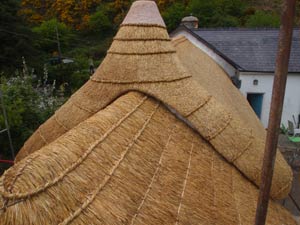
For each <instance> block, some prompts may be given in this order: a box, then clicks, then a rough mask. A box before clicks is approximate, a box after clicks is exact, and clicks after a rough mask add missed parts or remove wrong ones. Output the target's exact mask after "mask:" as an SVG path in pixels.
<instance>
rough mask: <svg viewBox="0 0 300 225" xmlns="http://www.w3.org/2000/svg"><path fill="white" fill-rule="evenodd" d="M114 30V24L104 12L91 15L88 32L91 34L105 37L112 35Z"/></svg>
mask: <svg viewBox="0 0 300 225" xmlns="http://www.w3.org/2000/svg"><path fill="white" fill-rule="evenodd" d="M112 28H113V24H112V23H111V21H110V19H109V17H108V16H107V14H106V13H105V11H104V10H100V11H97V12H96V13H94V14H92V15H91V17H90V20H89V23H88V30H89V32H90V33H94V34H98V35H99V36H102V37H105V36H107V35H108V34H109V33H110V30H112Z"/></svg>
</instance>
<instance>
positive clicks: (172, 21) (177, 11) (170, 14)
mask: <svg viewBox="0 0 300 225" xmlns="http://www.w3.org/2000/svg"><path fill="white" fill-rule="evenodd" d="M184 16H185V5H184V4H183V3H180V2H176V3H174V4H172V5H171V6H170V7H169V8H167V9H166V10H165V11H164V12H163V13H162V17H163V19H164V21H165V23H166V25H167V27H168V30H169V31H172V30H174V29H176V27H178V25H179V24H180V21H181V19H182V18H183V17H184Z"/></svg>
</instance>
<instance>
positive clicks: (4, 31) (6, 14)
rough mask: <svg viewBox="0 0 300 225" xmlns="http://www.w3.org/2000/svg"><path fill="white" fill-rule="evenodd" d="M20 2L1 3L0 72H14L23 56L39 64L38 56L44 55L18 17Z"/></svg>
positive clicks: (2, 0)
mask: <svg viewBox="0 0 300 225" xmlns="http://www.w3.org/2000/svg"><path fill="white" fill-rule="evenodd" d="M18 2H19V1H18V0H1V1H0V40H1V42H0V49H1V54H0V71H4V70H5V71H6V72H11V71H14V70H15V68H16V67H18V66H19V65H21V62H22V56H25V57H26V58H28V59H29V60H30V61H32V62H38V61H39V60H38V57H37V56H38V55H39V57H41V55H42V52H41V51H38V50H37V49H36V48H34V46H33V42H32V40H33V39H35V36H34V34H33V33H32V32H31V30H30V28H28V27H27V26H26V25H25V24H24V23H23V21H22V18H20V17H19V16H18V15H17V12H18V10H19V4H18ZM35 66H38V65H37V64H35Z"/></svg>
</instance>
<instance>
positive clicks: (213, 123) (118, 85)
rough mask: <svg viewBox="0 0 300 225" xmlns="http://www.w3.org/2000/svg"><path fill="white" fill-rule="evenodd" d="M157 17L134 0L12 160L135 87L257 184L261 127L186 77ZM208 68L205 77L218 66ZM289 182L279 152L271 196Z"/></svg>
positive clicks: (153, 7)
mask: <svg viewBox="0 0 300 225" xmlns="http://www.w3.org/2000/svg"><path fill="white" fill-rule="evenodd" d="M137 8H138V9H139V10H138V11H139V12H140V13H139V15H143V16H141V17H142V18H141V21H142V22H140V20H139V16H135V14H134V13H133V12H136V9H137ZM158 18H161V17H160V15H159V12H158V10H157V8H156V5H155V3H154V2H150V1H138V2H136V3H135V4H134V5H133V7H132V8H131V10H130V11H129V14H128V15H127V17H126V18H125V20H124V22H123V23H122V25H121V27H120V30H119V32H118V33H117V35H116V38H115V39H116V40H114V42H113V43H112V46H111V48H110V49H109V50H108V55H107V56H106V58H105V59H104V61H103V62H102V64H101V65H100V67H99V68H98V69H97V71H96V72H95V74H94V75H93V76H92V77H91V79H90V80H89V81H88V82H87V83H86V84H85V85H84V86H83V87H82V88H81V89H80V90H79V91H77V92H76V93H75V94H74V95H73V96H72V97H71V98H70V100H69V101H68V102H67V103H65V104H64V105H63V106H62V107H61V108H60V109H59V110H58V111H57V112H56V113H55V115H53V116H52V117H51V118H50V119H49V120H48V121H46V122H45V123H44V124H43V125H41V126H40V127H39V129H38V130H37V131H36V132H35V133H34V134H33V135H32V136H31V137H30V138H29V139H28V141H27V142H26V143H25V144H24V147H23V148H22V149H21V151H20V153H19V154H18V156H17V161H18V160H20V159H22V158H24V157H25V156H26V155H28V154H30V153H31V152H34V151H36V150H38V149H40V148H41V147H43V146H44V145H47V144H49V143H51V142H52V141H54V140H55V139H57V138H58V137H60V136H61V135H62V134H64V133H65V132H67V131H68V130H70V129H72V128H73V127H74V126H76V125H77V124H79V123H80V122H82V121H84V120H85V119H87V118H89V117H90V116H91V115H93V114H94V113H96V112H98V111H99V110H101V109H103V108H105V107H106V106H107V105H109V104H110V103H111V102H112V101H113V100H115V99H116V98H118V97H119V96H120V95H122V94H124V93H126V92H128V91H130V90H137V91H140V92H143V93H146V94H148V95H150V96H154V97H155V98H157V99H159V100H161V101H162V102H164V103H165V104H167V105H168V106H170V107H171V108H173V109H174V110H176V111H177V112H178V113H179V114H180V115H181V116H183V117H184V118H186V119H187V121H189V123H190V124H191V126H192V127H193V128H195V129H196V130H197V131H198V132H199V134H200V135H201V136H203V137H204V138H205V139H206V140H207V141H209V142H210V144H212V145H213V146H214V148H215V149H216V151H218V152H219V153H220V154H221V155H222V156H223V157H225V158H226V159H227V160H228V161H229V162H231V163H233V164H234V165H235V166H236V167H237V168H238V169H239V170H240V171H241V172H242V173H243V174H244V175H245V176H247V177H248V178H249V179H250V180H251V181H253V182H254V183H256V184H257V185H259V183H260V168H261V165H262V157H263V150H264V141H263V138H264V137H261V136H260V135H258V134H260V133H262V132H260V133H257V130H259V129H260V130H261V129H262V128H261V126H258V128H257V129H256V128H255V129H253V128H252V127H251V126H249V125H248V124H249V123H251V122H252V120H251V121H249V122H247V123H245V122H243V119H242V116H240V115H239V113H232V110H231V109H232V108H233V106H230V102H228V101H225V102H222V101H219V100H218V99H217V98H216V97H214V96H212V95H211V94H210V93H209V92H208V90H209V88H208V90H206V88H205V86H204V85H202V84H201V83H200V84H199V82H196V81H195V80H194V79H193V78H192V77H191V74H192V73H191V74H190V73H188V72H187V71H186V69H185V68H184V67H183V65H182V63H181V62H180V60H179V58H178V57H177V54H176V52H175V48H174V47H173V45H172V43H171V42H170V40H169V39H168V34H167V31H166V28H165V27H164V24H162V22H159V23H158V21H162V19H158ZM158 29H159V30H160V32H157V30H158ZM129 43H130V44H129ZM142 43H143V44H142ZM124 46H126V47H124ZM141 46H143V47H141ZM210 72H211V74H209V75H207V76H213V74H214V73H218V72H219V70H214V71H210ZM208 79H210V78H208ZM224 88H225V87H224ZM230 88H232V87H230ZM237 98H238V97H237ZM240 101H242V100H240ZM244 105H245V104H244ZM247 111H248V113H253V112H251V111H250V110H249V109H246V112H244V113H242V114H241V115H245V114H247ZM249 111H250V112H249ZM256 120H257V119H255V120H254V121H255V122H254V124H255V123H256V124H257V121H256ZM256 133H257V134H256ZM291 181H292V175H291V170H290V168H289V166H288V165H287V163H286V162H285V161H284V159H283V157H282V155H281V154H280V153H278V156H277V159H276V164H275V172H274V179H273V185H272V191H271V195H272V197H273V198H283V197H284V196H286V195H287V194H288V192H289V190H290V187H291Z"/></svg>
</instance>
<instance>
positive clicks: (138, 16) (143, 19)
mask: <svg viewBox="0 0 300 225" xmlns="http://www.w3.org/2000/svg"><path fill="white" fill-rule="evenodd" d="M122 24H155V25H161V26H164V27H165V26H166V25H165V23H164V21H163V19H162V18H161V15H160V13H159V11H158V8H157V5H156V3H155V2H154V1H145V0H140V1H135V2H134V3H133V4H132V6H131V8H130V10H129V12H128V14H127V15H126V17H125V19H124V20H123V22H122Z"/></svg>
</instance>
